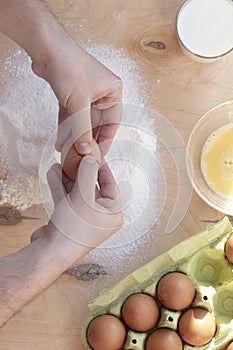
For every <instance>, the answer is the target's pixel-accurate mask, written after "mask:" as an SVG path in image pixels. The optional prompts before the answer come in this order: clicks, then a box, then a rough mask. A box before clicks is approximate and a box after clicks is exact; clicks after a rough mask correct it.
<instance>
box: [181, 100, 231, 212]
mask: <svg viewBox="0 0 233 350" xmlns="http://www.w3.org/2000/svg"><path fill="white" fill-rule="evenodd" d="M227 124H233V101H228V102H225V103H222V104H220V105H218V106H216V107H215V108H213V109H211V110H210V111H209V112H207V113H206V114H205V115H204V116H203V117H202V118H201V119H200V120H199V121H198V122H197V124H196V125H195V127H194V129H193V131H192V132H191V134H190V137H189V140H188V144H187V159H186V165H187V171H188V176H189V178H190V181H191V183H192V186H193V188H194V190H195V191H196V192H197V194H198V195H199V196H200V197H201V198H202V199H203V200H204V201H205V202H206V203H207V204H208V205H210V206H211V207H212V208H214V209H216V210H218V211H220V212H221V213H224V214H226V215H233V196H226V195H224V194H221V193H220V192H218V191H216V190H214V189H213V187H212V186H210V185H209V184H208V182H207V181H206V176H204V175H203V171H202V167H201V156H202V150H203V146H204V145H205V144H206V141H207V139H208V138H209V137H210V135H211V134H213V133H214V132H215V131H216V130H217V129H219V128H222V127H224V126H225V125H227ZM232 145H233V140H232ZM232 177H233V172H232Z"/></svg>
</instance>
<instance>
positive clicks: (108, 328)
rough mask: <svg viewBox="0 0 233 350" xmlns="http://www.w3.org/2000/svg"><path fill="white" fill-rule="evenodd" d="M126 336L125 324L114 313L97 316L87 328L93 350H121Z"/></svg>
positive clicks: (88, 339) (88, 338) (89, 342)
mask: <svg viewBox="0 0 233 350" xmlns="http://www.w3.org/2000/svg"><path fill="white" fill-rule="evenodd" d="M125 338H126V330H125V326H124V325H123V323H122V322H121V320H120V319H119V318H117V317H116V316H113V315H100V316H97V317H96V318H94V319H93V320H92V321H91V323H90V325H89V326H88V329H87V341H88V344H89V345H90V347H91V348H92V349H93V350H120V349H121V348H122V346H123V344H124V342H125Z"/></svg>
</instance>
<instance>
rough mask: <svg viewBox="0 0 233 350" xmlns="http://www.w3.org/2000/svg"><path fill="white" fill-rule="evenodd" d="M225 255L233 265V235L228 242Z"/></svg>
mask: <svg viewBox="0 0 233 350" xmlns="http://www.w3.org/2000/svg"><path fill="white" fill-rule="evenodd" d="M225 255H226V257H227V259H228V260H229V261H230V262H231V263H232V264H233V233H232V234H231V235H230V236H229V237H228V239H227V241H226V244H225Z"/></svg>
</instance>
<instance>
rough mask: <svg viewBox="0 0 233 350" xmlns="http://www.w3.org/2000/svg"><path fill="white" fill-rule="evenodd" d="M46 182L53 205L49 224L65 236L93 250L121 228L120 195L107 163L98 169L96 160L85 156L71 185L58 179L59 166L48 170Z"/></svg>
mask: <svg viewBox="0 0 233 350" xmlns="http://www.w3.org/2000/svg"><path fill="white" fill-rule="evenodd" d="M97 178H98V180H99V181H98V182H99V190H98V191H97V189H96V183H97ZM48 181H49V184H50V188H51V191H52V195H53V200H54V204H55V210H54V213H53V215H52V217H51V220H50V223H49V225H52V226H55V227H56V229H57V230H58V231H59V232H60V233H62V234H63V235H64V236H65V237H67V238H69V239H71V240H72V241H74V242H75V243H78V244H79V245H82V246H87V247H92V248H93V247H96V246H98V245H99V244H101V243H102V242H103V241H105V240H106V239H107V238H109V237H110V236H111V235H112V234H113V233H114V232H116V231H117V230H119V229H120V228H121V227H122V225H123V216H122V212H121V203H120V196H119V193H118V189H117V185H116V182H115V179H114V177H113V175H112V173H111V171H110V169H109V167H108V165H107V163H105V164H104V165H102V166H101V167H100V168H99V163H98V162H97V161H96V159H95V158H94V157H93V156H92V155H87V156H85V157H83V159H82V160H81V162H80V165H79V169H78V174H77V177H76V181H75V182H72V181H71V180H70V179H69V178H66V177H65V178H64V177H63V179H62V178H61V168H60V166H59V165H55V166H53V167H52V169H51V170H50V171H49V173H48ZM62 181H63V183H64V187H63V188H62V189H61V184H62ZM64 194H65V195H64Z"/></svg>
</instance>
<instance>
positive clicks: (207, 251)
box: [82, 217, 233, 350]
mask: <svg viewBox="0 0 233 350" xmlns="http://www.w3.org/2000/svg"><path fill="white" fill-rule="evenodd" d="M231 232H232V226H231V224H230V221H229V219H228V218H227V217H224V218H223V219H222V220H220V221H219V222H218V223H216V224H210V225H208V226H207V227H206V229H205V230H204V231H202V232H200V233H198V234H196V235H194V236H192V237H190V238H188V239H186V240H184V241H183V242H181V243H180V244H178V245H176V246H175V247H173V248H172V249H170V250H169V251H167V252H166V253H164V254H162V255H160V256H159V257H156V258H155V259H153V260H152V261H150V262H149V263H147V264H146V265H144V266H142V267H140V268H139V269H137V270H135V271H134V272H133V273H131V274H130V275H128V276H127V277H126V278H124V279H123V280H121V281H120V282H119V283H118V284H116V285H115V286H114V287H113V288H111V289H104V290H103V291H102V292H101V293H100V295H99V297H97V298H96V299H94V300H92V301H91V302H90V303H89V304H88V307H89V309H90V310H91V313H92V314H91V316H90V317H88V319H87V320H86V322H85V324H84V326H83V328H82V339H83V342H84V344H85V346H86V348H87V349H91V348H90V346H89V345H88V342H87V338H86V332H87V328H88V325H89V324H90V322H91V321H92V320H93V319H94V318H95V317H96V316H99V315H102V314H112V315H115V316H117V317H119V318H121V308H122V304H123V302H124V301H125V300H126V298H127V297H128V296H130V295H132V294H134V293H138V292H142V293H147V294H149V295H151V296H153V297H155V298H156V285H157V283H158V281H159V280H160V279H161V277H162V276H163V275H165V274H167V273H169V272H173V271H179V272H183V273H185V274H186V275H187V276H188V277H189V278H190V279H191V280H192V281H193V284H194V286H195V288H196V295H195V299H194V301H193V303H192V304H191V305H190V307H203V308H205V309H207V310H208V311H209V312H210V313H212V314H213V316H214V317H215V320H216V324H217V330H216V333H215V336H214V338H213V339H212V340H211V341H210V342H209V343H208V344H206V345H204V346H200V347H195V346H191V345H188V344H186V343H184V350H191V349H192V350H194V349H200V350H207V349H208V350H209V349H215V350H225V349H226V347H227V345H228V344H229V342H230V341H232V340H233V265H232V264H231V263H230V262H229V261H228V260H227V259H226V257H225V254H224V246H225V242H226V240H227V238H228V237H229V235H230V234H231ZM181 314H182V311H171V310H168V309H166V308H165V307H161V310H160V319H159V322H158V323H157V324H156V326H155V327H154V328H153V329H152V330H154V329H157V328H161V327H167V328H170V329H172V330H175V331H176V330H177V325H178V320H179V317H180V315H181ZM150 332H151V330H150V331H149V332H144V333H140V332H134V331H132V330H129V329H128V330H127V338H126V341H125V344H124V346H123V347H122V350H144V349H145V342H146V338H147V337H148V334H149V333H150Z"/></svg>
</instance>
